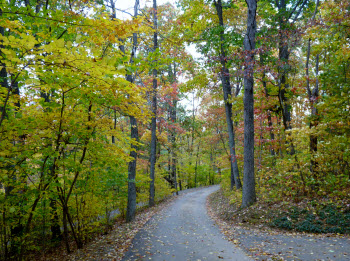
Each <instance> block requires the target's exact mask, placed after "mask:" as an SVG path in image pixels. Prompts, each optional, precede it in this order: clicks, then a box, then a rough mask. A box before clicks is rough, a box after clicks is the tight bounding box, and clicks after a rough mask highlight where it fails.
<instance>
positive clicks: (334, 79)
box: [0, 0, 350, 260]
mask: <svg viewBox="0 0 350 261" xmlns="http://www.w3.org/2000/svg"><path fill="white" fill-rule="evenodd" d="M121 14H123V16H126V17H128V18H123V19H121V18H119V17H121ZM0 17H1V18H0V33H1V36H0V69H1V74H0V83H1V88H0V223H1V225H0V229H1V231H0V259H1V260H12V259H25V256H26V253H29V252H33V251H39V250H40V249H42V248H46V247H49V246H54V245H55V244H57V243H60V242H65V243H64V244H65V247H66V251H68V252H69V251H70V248H71V246H70V244H72V242H74V244H76V246H77V247H78V248H82V247H83V246H84V244H85V243H86V242H88V241H89V240H90V237H91V235H92V234H93V233H94V232H97V231H99V230H101V227H102V226H108V225H110V224H111V222H112V220H113V217H114V216H115V213H116V211H119V212H118V213H121V215H123V216H125V218H126V220H127V221H132V220H133V218H134V216H135V210H136V204H139V205H147V204H149V205H150V206H152V205H154V204H155V202H157V201H159V200H162V199H164V198H165V197H167V196H169V195H171V194H172V193H175V192H176V191H179V190H184V189H187V188H193V187H198V186H204V185H211V184H218V183H221V186H222V188H223V190H224V191H226V192H227V195H228V196H229V197H230V198H231V200H232V201H235V202H238V201H239V202H240V204H241V206H242V208H245V207H249V206H250V205H252V204H260V203H261V202H276V201H301V200H304V199H310V200H312V199H317V200H319V201H322V202H333V203H336V204H343V203H344V201H343V200H345V199H346V198H347V197H348V196H349V193H350V166H349V162H350V146H349V145H350V113H349V111H350V99H349V97H350V67H349V66H350V3H349V2H348V1H344V0H330V1H319V0H275V1H272V0H260V1H258V2H256V0H246V1H242V0H237V1H230V0H179V1H178V2H177V3H176V6H173V5H171V4H158V5H157V2H156V0H153V2H148V3H146V4H145V3H144V2H143V1H141V2H139V0H136V1H135V7H134V8H133V10H131V11H130V10H126V11H125V10H124V11H123V10H121V9H120V8H119V7H118V1H114V0H98V1H90V0H75V1H74V0H73V1H61V0H46V1H43V0H24V1H20V0H1V5H0ZM189 45H191V46H192V47H194V46H195V47H196V50H197V52H198V53H199V54H200V55H201V57H202V58H197V59H195V58H193V57H192V55H193V54H192V53H191V52H189V51H188V50H189V49H188V46H189ZM342 202H343V203H342ZM348 222H349V221H348ZM71 239H72V240H73V241H72V240H71Z"/></svg>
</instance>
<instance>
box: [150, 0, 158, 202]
mask: <svg viewBox="0 0 350 261" xmlns="http://www.w3.org/2000/svg"><path fill="white" fill-rule="evenodd" d="M157 23H158V19H157V0H153V26H154V30H155V32H154V34H153V51H154V52H156V51H157V49H158V33H157ZM153 62H154V69H153V90H152V113H153V117H152V122H151V153H150V179H151V181H150V186H149V206H150V207H152V206H154V196H155V188H154V179H155V166H156V149H157V136H156V131H157V124H156V123H157V76H158V70H157V68H156V66H157V65H156V61H153Z"/></svg>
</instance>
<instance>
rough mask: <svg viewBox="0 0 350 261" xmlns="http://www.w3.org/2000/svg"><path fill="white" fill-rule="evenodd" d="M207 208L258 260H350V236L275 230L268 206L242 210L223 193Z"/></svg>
mask: <svg viewBox="0 0 350 261" xmlns="http://www.w3.org/2000/svg"><path fill="white" fill-rule="evenodd" d="M207 207H208V212H209V215H210V216H211V217H212V218H213V219H214V220H215V221H216V223H217V224H218V225H219V227H220V229H221V230H222V232H223V233H224V234H225V235H226V237H227V238H228V239H229V240H231V241H232V242H234V243H235V244H237V245H239V246H240V247H241V248H242V249H244V250H246V251H248V252H250V253H251V256H253V257H254V258H255V259H256V260H350V238H349V236H344V235H337V234H311V233H299V232H288V231H285V230H278V229H274V228H271V227H270V226H269V222H270V220H271V216H269V215H271V213H273V212H271V211H269V209H268V207H267V206H264V207H265V208H264V207H260V208H257V207H253V208H251V209H248V210H239V209H238V208H237V206H235V205H234V204H230V203H229V201H228V199H227V198H225V196H224V195H223V193H222V191H221V190H219V191H218V192H215V193H213V194H212V195H210V196H209V197H208V200H207ZM270 207H276V206H270Z"/></svg>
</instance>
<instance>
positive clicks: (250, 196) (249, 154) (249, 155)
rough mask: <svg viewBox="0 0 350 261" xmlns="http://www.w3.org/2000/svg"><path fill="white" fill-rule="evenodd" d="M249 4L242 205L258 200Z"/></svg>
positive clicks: (251, 8)
mask: <svg viewBox="0 0 350 261" xmlns="http://www.w3.org/2000/svg"><path fill="white" fill-rule="evenodd" d="M246 3H247V6H248V18H247V33H246V35H245V38H244V50H245V68H244V98H243V104H244V169H243V175H244V176H243V195H242V207H249V206H250V205H251V204H253V203H254V202H255V201H256V194H255V175H254V90H253V86H254V52H255V33H256V8H257V1H256V0H246Z"/></svg>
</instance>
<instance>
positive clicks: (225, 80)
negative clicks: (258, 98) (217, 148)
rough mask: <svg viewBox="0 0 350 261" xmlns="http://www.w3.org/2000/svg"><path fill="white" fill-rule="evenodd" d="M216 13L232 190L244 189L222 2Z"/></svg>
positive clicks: (216, 3) (217, 3) (219, 0)
mask: <svg viewBox="0 0 350 261" xmlns="http://www.w3.org/2000/svg"><path fill="white" fill-rule="evenodd" d="M214 4H215V7H216V12H217V15H218V18H219V25H220V27H221V28H220V30H221V31H220V41H221V43H220V60H221V65H222V68H221V82H222V89H223V93H224V102H225V112H226V123H227V131H228V136H229V148H230V166H231V189H233V187H234V186H236V189H240V188H241V187H242V184H241V180H240V178H239V170H238V164H237V158H236V145H235V133H234V129H233V121H232V102H231V101H230V100H229V99H230V96H231V95H232V88H231V83H230V72H229V70H228V68H227V67H226V52H225V47H224V42H225V32H224V20H223V15H222V2H221V0H218V1H217V2H216V1H214Z"/></svg>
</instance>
